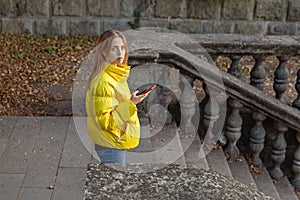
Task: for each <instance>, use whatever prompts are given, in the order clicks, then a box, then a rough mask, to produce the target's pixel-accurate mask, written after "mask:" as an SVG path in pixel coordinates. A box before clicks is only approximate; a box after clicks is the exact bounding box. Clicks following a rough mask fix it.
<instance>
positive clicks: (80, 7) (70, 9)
mask: <svg viewBox="0 0 300 200" xmlns="http://www.w3.org/2000/svg"><path fill="white" fill-rule="evenodd" d="M84 2H85V1H84V0H64V1H61V0H53V2H52V9H53V11H52V12H53V15H54V16H83V15H84V8H85V6H84Z"/></svg>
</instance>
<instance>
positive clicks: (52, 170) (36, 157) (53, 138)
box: [0, 116, 97, 200]
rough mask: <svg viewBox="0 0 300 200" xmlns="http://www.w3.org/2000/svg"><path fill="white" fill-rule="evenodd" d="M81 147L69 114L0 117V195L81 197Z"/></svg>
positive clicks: (86, 156) (6, 198)
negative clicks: (60, 115)
mask: <svg viewBox="0 0 300 200" xmlns="http://www.w3.org/2000/svg"><path fill="white" fill-rule="evenodd" d="M90 162H97V160H95V159H93V158H92V156H91V154H90V153H89V152H88V151H87V150H86V149H85V148H84V146H83V145H82V142H81V140H80V139H79V136H78V134H77V131H76V129H75V126H74V122H73V118H71V117H10V116H1V117H0V194H1V195H0V199H1V200H35V199H36V200H64V199H72V200H77V199H78V200H82V199H83V194H84V184H85V178H86V167H87V164H88V163H90Z"/></svg>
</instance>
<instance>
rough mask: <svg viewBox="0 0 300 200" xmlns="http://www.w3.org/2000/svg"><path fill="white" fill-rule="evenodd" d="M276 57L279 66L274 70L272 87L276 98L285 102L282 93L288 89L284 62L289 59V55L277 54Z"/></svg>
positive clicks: (287, 74)
mask: <svg viewBox="0 0 300 200" xmlns="http://www.w3.org/2000/svg"><path fill="white" fill-rule="evenodd" d="M278 59H279V66H278V67H277V69H276V71H275V79H274V84H273V88H274V90H275V93H276V99H279V100H280V101H282V102H285V100H284V98H283V94H284V92H285V91H286V90H287V89H288V78H289V72H288V70H287V67H286V62H287V60H288V59H289V56H279V57H278Z"/></svg>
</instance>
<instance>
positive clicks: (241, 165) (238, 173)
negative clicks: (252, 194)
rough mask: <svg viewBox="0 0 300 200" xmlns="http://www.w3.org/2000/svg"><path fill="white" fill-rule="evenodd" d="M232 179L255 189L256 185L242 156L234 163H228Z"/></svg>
mask: <svg viewBox="0 0 300 200" xmlns="http://www.w3.org/2000/svg"><path fill="white" fill-rule="evenodd" d="M228 165H229V168H230V171H231V173H232V177H233V179H234V180H237V181H239V182H241V183H244V184H245V185H247V186H250V187H252V188H253V189H257V186H256V183H255V181H254V179H253V177H252V174H251V173H250V169H249V167H248V164H247V161H246V160H245V158H244V157H243V156H240V157H239V158H238V159H237V160H236V161H229V162H228Z"/></svg>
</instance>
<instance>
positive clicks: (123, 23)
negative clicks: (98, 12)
mask: <svg viewBox="0 0 300 200" xmlns="http://www.w3.org/2000/svg"><path fill="white" fill-rule="evenodd" d="M129 21H133V20H130V19H104V20H103V27H102V30H103V31H106V30H109V29H118V30H120V31H126V30H128V29H130V26H129V25H128V22H129Z"/></svg>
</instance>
